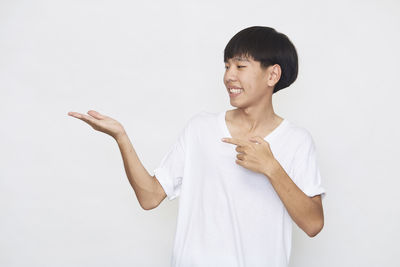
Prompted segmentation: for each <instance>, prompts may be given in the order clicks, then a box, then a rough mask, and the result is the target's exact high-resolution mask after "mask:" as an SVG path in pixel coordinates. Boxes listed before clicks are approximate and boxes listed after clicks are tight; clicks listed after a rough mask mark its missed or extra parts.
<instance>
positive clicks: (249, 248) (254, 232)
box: [154, 111, 325, 267]
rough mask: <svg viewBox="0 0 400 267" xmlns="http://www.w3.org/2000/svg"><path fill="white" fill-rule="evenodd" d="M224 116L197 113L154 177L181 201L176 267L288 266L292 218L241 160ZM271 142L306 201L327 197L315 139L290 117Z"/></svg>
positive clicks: (266, 182) (261, 178)
mask: <svg viewBox="0 0 400 267" xmlns="http://www.w3.org/2000/svg"><path fill="white" fill-rule="evenodd" d="M225 114H226V111H222V112H219V113H210V112H206V111H201V112H199V113H197V114H195V115H194V116H192V117H191V118H190V119H189V120H188V122H187V123H186V125H185V127H183V129H182V130H181V132H180V134H179V136H178V138H177V139H176V141H175V143H174V144H173V145H172V146H171V147H170V150H169V151H168V153H167V154H166V155H165V156H164V158H163V159H162V161H161V164H160V165H159V167H158V168H157V169H155V170H154V174H155V176H156V178H157V179H158V181H159V182H160V184H161V186H162V187H163V189H164V190H165V193H166V194H167V197H168V199H169V200H172V199H174V198H176V197H178V196H179V210H178V218H177V228H176V234H175V240H174V248H173V253H172V259H171V266H173V267H194V266H201V267H214V266H215V267H236V266H237V267H257V266H263V267H284V266H287V265H288V263H289V258H290V250H291V238H292V222H293V221H292V219H291V217H290V215H289V213H288V212H287V210H286V208H285V206H284V205H283V203H282V201H281V200H280V198H279V196H278V194H277V193H276V191H275V190H274V188H273V186H272V185H271V183H270V181H269V180H268V178H267V177H266V176H265V175H263V174H260V173H257V172H254V171H251V170H249V169H246V168H244V167H242V166H241V165H239V164H237V163H236V162H235V160H236V159H237V158H236V155H237V154H238V152H237V151H236V150H235V148H236V145H234V144H229V143H225V142H222V141H221V138H222V137H231V135H230V132H229V130H228V127H227V125H226V121H225ZM265 140H266V141H267V142H268V143H269V144H270V148H271V151H272V153H273V155H274V157H275V158H276V159H277V160H278V161H279V163H280V164H281V165H282V167H283V168H284V169H285V171H286V172H287V174H288V175H289V177H291V179H292V180H293V181H294V182H295V184H296V185H297V186H298V187H299V188H300V189H301V190H302V191H303V192H304V193H305V194H306V195H308V196H315V195H318V194H322V197H324V195H325V190H324V188H323V187H322V186H321V176H320V172H319V169H318V166H317V161H316V149H315V144H314V141H313V139H312V136H311V135H310V133H309V132H308V130H306V129H305V128H302V127H299V126H296V125H294V124H293V123H291V122H290V121H288V120H287V119H284V120H283V121H282V122H281V124H279V126H278V127H276V128H275V129H274V130H273V131H272V132H271V133H270V134H269V135H268V136H266V137H265Z"/></svg>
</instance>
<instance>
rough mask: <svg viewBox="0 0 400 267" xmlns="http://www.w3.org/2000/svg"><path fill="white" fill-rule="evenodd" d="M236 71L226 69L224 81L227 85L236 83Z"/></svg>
mask: <svg viewBox="0 0 400 267" xmlns="http://www.w3.org/2000/svg"><path fill="white" fill-rule="evenodd" d="M236 79H237V77H236V71H235V70H234V69H233V68H227V69H226V72H225V81H226V82H227V83H229V82H233V81H236Z"/></svg>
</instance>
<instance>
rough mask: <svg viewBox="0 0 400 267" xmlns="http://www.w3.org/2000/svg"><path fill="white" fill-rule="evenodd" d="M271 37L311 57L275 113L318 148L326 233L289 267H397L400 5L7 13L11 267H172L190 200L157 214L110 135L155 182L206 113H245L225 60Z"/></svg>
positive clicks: (307, 243) (2, 13)
mask: <svg viewBox="0 0 400 267" xmlns="http://www.w3.org/2000/svg"><path fill="white" fill-rule="evenodd" d="M254 25H261V26H270V27H273V28H275V29H276V30H278V31H279V32H283V33H285V34H286V35H287V36H288V37H289V38H290V39H291V40H292V42H293V43H294V44H295V46H296V48H297V51H298V54H299V67H300V69H299V76H298V79H297V81H296V82H295V83H294V84H292V85H291V86H290V87H289V88H286V89H284V90H282V91H280V92H278V93H277V94H275V95H274V96H273V103H274V109H275V112H276V113H277V114H278V115H280V116H282V117H285V118H288V119H289V120H291V121H292V122H294V123H297V124H299V125H301V126H303V127H305V128H307V129H308V130H309V131H310V132H311V133H312V136H313V138H314V140H315V143H316V146H317V152H318V162H319V166H320V171H321V175H322V177H323V186H324V187H325V188H326V190H327V197H326V198H325V200H324V202H323V205H324V212H325V226H324V229H323V230H322V231H321V232H320V233H319V234H318V235H317V236H316V237H314V238H309V237H308V236H307V235H306V234H305V233H304V232H302V230H301V229H299V228H298V227H297V226H296V225H294V236H293V244H292V256H291V264H290V266H291V267H294V266H299V267H300V266H301V267H314V266H315V267H321V266H323V267H324V266H327V267H338V266H341V267H344V266H349V267H350V266H351V267H354V266H363V267H372V266H398V265H396V264H398V262H399V261H398V254H399V249H398V245H397V243H398V240H399V239H400V231H399V230H398V225H399V221H400V220H399V217H400V215H399V214H400V212H399V211H400V210H399V206H398V203H399V200H400V198H399V193H398V192H399V184H400V183H399V174H398V166H399V164H398V160H399V156H398V151H399V149H400V147H399V143H400V142H399V139H398V137H399V136H400V133H399V132H400V127H399V119H398V115H399V114H400V112H399V111H400V110H399V106H398V102H399V97H400V93H399V85H398V83H397V78H398V73H399V61H400V53H399V47H400V39H399V32H400V4H399V2H398V1H378V0H375V1H344V0H338V1H329V2H328V1H284V2H283V1H227V0H226V1H216V2H214V1H204V0H203V1H197V2H193V1H147V2H146V1H140V2H139V1H115V0H114V1H111V0H109V1H71V0H69V1H50V0H49V1H44V0H38V1H17V0H12V1H11V0H10V1H5V0H0V122H1V129H0V151H1V152H0V266H6V267H14V266H30V267H33V266H52V267H53V266H57V267H58V266H161V267H163V266H169V261H170V258H171V253H172V245H173V238H174V234H175V227H176V216H177V211H178V202H179V199H176V200H173V201H170V202H169V201H168V200H164V202H163V203H162V204H161V205H160V206H159V207H158V208H156V209H154V210H149V211H145V210H142V209H141V208H140V206H139V204H138V201H137V199H136V196H135V194H134V192H133V189H132V188H131V187H130V184H129V182H128V180H127V178H126V175H125V171H124V169H123V163H122V158H121V155H120V152H119V150H118V146H117V144H116V142H115V140H114V139H112V138H111V137H110V136H108V135H106V134H104V133H101V132H97V131H95V130H94V129H92V128H91V127H90V126H89V125H87V124H86V123H84V122H82V121H80V120H78V119H76V118H73V117H70V116H68V115H67V112H69V111H77V112H80V113H86V112H87V111H88V110H90V109H94V110H96V111H99V112H101V113H104V114H105V115H108V116H111V117H113V118H115V119H117V120H118V121H120V122H121V123H122V124H123V125H124V127H125V129H126V130H127V132H128V134H129V137H130V139H131V141H132V144H133V146H134V148H135V150H136V152H137V153H138V155H139V157H140V159H141V161H142V163H143V164H144V166H145V167H146V169H147V170H148V171H149V173H150V174H151V175H153V173H152V170H153V169H155V167H157V166H158V164H159V163H160V160H161V158H162V156H163V155H164V154H165V153H166V152H167V149H168V148H169V147H170V145H171V144H172V142H173V141H174V140H175V138H176V137H177V134H178V133H179V131H180V130H181V129H182V127H183V125H184V124H185V122H186V121H187V119H189V118H190V117H191V116H192V115H194V114H195V113H197V112H199V111H201V110H206V111H209V112H219V111H221V110H224V109H233V107H232V106H230V104H229V96H228V95H227V92H226V90H225V87H224V85H223V82H222V77H223V73H224V64H223V50H224V48H225V45H226V44H227V42H228V41H229V40H230V38H231V37H232V36H233V35H234V34H236V33H237V32H238V31H239V30H241V29H243V28H246V27H249V26H254Z"/></svg>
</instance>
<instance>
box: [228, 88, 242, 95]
mask: <svg viewBox="0 0 400 267" xmlns="http://www.w3.org/2000/svg"><path fill="white" fill-rule="evenodd" d="M242 91H243V89H233V88H229V92H231V93H234V94H238V93H240V92H242Z"/></svg>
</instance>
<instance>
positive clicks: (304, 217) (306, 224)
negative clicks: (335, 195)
mask: <svg viewBox="0 0 400 267" xmlns="http://www.w3.org/2000/svg"><path fill="white" fill-rule="evenodd" d="M265 175H266V176H267V177H268V178H269V180H270V182H271V184H272V186H273V187H274V189H275V191H276V192H277V194H278V195H279V198H280V199H281V200H282V202H283V204H284V205H285V207H286V210H287V211H288V213H289V215H290V216H291V218H292V219H293V221H295V223H296V224H297V225H298V226H299V227H300V228H301V229H302V230H303V231H304V232H306V233H307V234H308V235H309V236H311V237H312V236H315V235H316V234H317V233H318V232H319V231H320V230H321V228H322V226H323V211H322V207H321V206H320V205H319V204H318V203H316V202H314V201H313V200H312V199H311V198H310V197H309V196H307V195H306V194H304V192H303V191H302V190H301V189H300V188H299V187H298V186H297V185H296V184H295V183H294V182H293V181H292V179H291V178H290V177H289V176H288V174H287V173H286V171H285V169H284V168H283V167H282V166H281V165H280V164H279V162H278V161H276V164H275V168H274V169H273V171H272V172H271V173H270V174H265Z"/></svg>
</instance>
